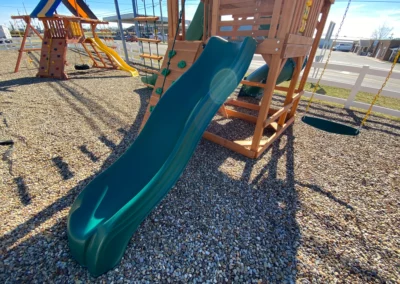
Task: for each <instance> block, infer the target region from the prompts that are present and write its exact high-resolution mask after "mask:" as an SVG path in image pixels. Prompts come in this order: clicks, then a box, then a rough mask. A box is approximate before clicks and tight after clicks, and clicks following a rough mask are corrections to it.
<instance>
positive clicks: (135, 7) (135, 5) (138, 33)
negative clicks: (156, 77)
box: [132, 0, 145, 63]
mask: <svg viewBox="0 0 400 284" xmlns="http://www.w3.org/2000/svg"><path fill="white" fill-rule="evenodd" d="M136 1H137V0H132V8H133V17H134V18H136V17H137V16H138V5H137V2H136ZM135 33H136V37H137V38H141V37H142V36H141V34H140V28H139V22H138V21H135ZM138 47H139V53H141V54H143V42H141V41H138ZM142 61H143V63H145V61H144V58H142Z"/></svg>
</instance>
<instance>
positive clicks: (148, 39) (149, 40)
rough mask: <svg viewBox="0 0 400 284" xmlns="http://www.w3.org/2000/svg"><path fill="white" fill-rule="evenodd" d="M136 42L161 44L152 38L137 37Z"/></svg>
mask: <svg viewBox="0 0 400 284" xmlns="http://www.w3.org/2000/svg"><path fill="white" fill-rule="evenodd" d="M137 40H138V41H143V42H152V43H160V42H161V40H159V39H154V38H141V37H139V38H138V39H137Z"/></svg>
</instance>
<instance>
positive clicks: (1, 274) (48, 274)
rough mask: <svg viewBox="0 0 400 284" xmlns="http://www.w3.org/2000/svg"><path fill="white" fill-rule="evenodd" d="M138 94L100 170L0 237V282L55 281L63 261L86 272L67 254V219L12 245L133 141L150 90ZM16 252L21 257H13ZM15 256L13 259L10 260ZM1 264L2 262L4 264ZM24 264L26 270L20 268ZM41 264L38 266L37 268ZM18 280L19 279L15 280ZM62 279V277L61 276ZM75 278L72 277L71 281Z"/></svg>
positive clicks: (67, 202)
mask: <svg viewBox="0 0 400 284" xmlns="http://www.w3.org/2000/svg"><path fill="white" fill-rule="evenodd" d="M137 94H138V95H139V96H140V97H141V104H140V110H139V112H138V116H137V117H136V119H135V121H134V122H133V124H132V125H131V126H130V128H129V129H128V130H126V135H125V136H124V137H123V139H122V140H121V142H120V144H119V145H117V146H116V147H115V149H114V150H113V152H112V153H111V154H110V156H108V157H107V159H106V160H105V161H104V163H103V165H102V167H101V169H100V171H99V172H98V173H96V174H94V175H92V176H90V177H88V178H86V179H84V180H82V181H81V182H79V184H78V185H77V186H75V187H73V188H71V189H70V190H69V191H68V192H67V193H66V194H65V195H64V196H63V197H61V198H59V199H58V200H57V201H55V202H54V203H53V204H51V205H49V206H48V207H46V208H45V209H43V210H42V211H40V212H39V213H37V214H35V215H34V216H33V217H31V218H30V219H29V220H27V221H26V222H24V223H23V224H20V225H19V226H17V227H16V228H15V229H14V230H12V231H10V232H8V233H7V234H4V235H2V236H1V237H0V244H1V246H0V252H1V253H0V282H1V283H13V281H15V282H18V283H21V281H22V282H32V281H33V279H37V280H38V281H39V282H42V281H44V280H45V279H48V280H49V281H50V282H53V281H56V279H57V277H63V274H64V273H65V272H66V271H67V270H66V269H67V268H66V266H65V263H66V262H68V270H69V269H74V272H73V273H74V274H76V276H79V275H86V274H87V271H86V269H82V268H81V267H80V266H79V265H78V264H76V263H75V262H74V261H73V260H72V259H71V256H70V255H69V249H68V243H67V237H66V218H60V219H58V220H57V224H55V225H54V226H53V227H51V228H49V229H47V230H45V231H43V232H40V233H37V234H36V233H35V236H34V237H30V238H28V239H27V240H25V241H23V242H22V243H20V244H18V245H16V246H13V245H15V243H16V242H17V241H18V240H20V239H21V238H24V237H26V236H27V235H28V234H30V233H32V231H34V230H35V228H38V227H39V226H40V225H42V224H43V223H45V222H46V221H48V220H49V219H50V218H52V217H53V216H54V215H55V214H57V213H58V212H59V211H61V210H63V209H65V208H68V207H69V206H71V204H72V202H73V201H74V200H75V198H76V197H77V195H78V194H79V192H80V191H81V190H82V189H83V188H84V187H85V186H86V185H87V184H88V183H89V182H90V181H91V180H93V179H94V178H95V177H96V175H97V174H99V173H100V172H102V171H103V170H105V169H106V168H108V167H109V166H110V165H111V164H112V163H113V162H114V161H115V160H116V159H117V158H118V157H119V156H120V155H121V154H122V153H124V152H125V151H126V149H127V147H128V146H129V145H130V144H131V143H132V142H133V141H134V139H135V137H136V136H137V134H138V130H139V127H140V124H141V122H142V119H143V116H144V114H145V110H146V107H147V103H146V102H145V100H146V98H149V97H150V92H148V91H147V92H143V91H141V90H137ZM16 255H20V257H18V258H15V256H16ZM12 259H14V261H15V262H13V263H10V261H11V260H12ZM3 264H4V265H3ZM21 267H26V268H27V269H25V268H24V269H21ZM38 267H41V268H40V269H37V268H38ZM28 268H29V269H28ZM16 279H18V281H17V280H16ZM60 279H61V280H63V281H65V278H60ZM74 279H75V277H72V278H71V281H72V282H74Z"/></svg>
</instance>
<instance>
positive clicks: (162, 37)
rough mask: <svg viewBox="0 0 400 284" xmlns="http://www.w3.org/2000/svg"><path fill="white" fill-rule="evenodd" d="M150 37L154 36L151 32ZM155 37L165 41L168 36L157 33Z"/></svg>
mask: <svg viewBox="0 0 400 284" xmlns="http://www.w3.org/2000/svg"><path fill="white" fill-rule="evenodd" d="M150 38H155V35H154V34H151V37H150ZM157 38H158V39H159V40H161V41H166V40H167V39H168V37H167V36H166V35H164V36H163V35H162V33H157Z"/></svg>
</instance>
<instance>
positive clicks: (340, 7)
mask: <svg viewBox="0 0 400 284" xmlns="http://www.w3.org/2000/svg"><path fill="white" fill-rule="evenodd" d="M38 1H39V0H24V1H19V0H16V1H6V0H1V2H0V24H7V25H9V21H10V16H11V15H16V14H18V11H19V13H21V14H25V11H24V5H25V7H26V10H27V12H28V13H30V12H31V11H32V10H33V9H34V8H35V6H36V4H37V3H38ZM153 1H154V3H155V5H156V7H155V12H156V14H157V15H159V14H160V6H159V3H160V1H159V0H153ZM367 1H373V0H353V2H352V4H351V6H350V10H349V12H348V15H347V18H346V20H345V23H344V26H343V28H342V32H341V34H340V36H341V37H343V36H346V37H364V38H367V37H369V36H370V35H371V33H372V31H373V30H374V29H375V28H376V27H377V26H379V25H382V24H383V23H386V25H387V26H390V27H393V35H394V37H399V38H400V0H387V1H388V2H389V1H393V3H386V2H385V3H377V1H383V0H377V1H374V2H369V3H368V2H367ZM86 2H87V4H88V5H89V6H90V8H91V9H92V10H93V12H94V13H95V14H96V15H97V17H99V18H103V17H106V16H112V15H115V6H114V1H113V0H87V1H86ZM198 2H199V1H198V0H186V14H187V16H186V19H191V17H192V16H193V13H194V12H195V10H196V7H197V3H198ZM138 3H139V8H140V10H139V13H144V9H143V6H144V5H143V1H141V0H138ZM151 3H152V1H151V0H147V1H146V7H148V8H147V13H148V14H153V11H152V5H151ZM161 3H162V7H163V15H164V16H165V15H166V14H167V11H166V0H162V2H161ZM119 4H120V10H121V13H122V14H123V13H130V12H132V1H131V0H119ZM346 5H347V1H346V0H336V3H335V4H334V5H333V6H332V9H331V12H330V14H329V18H328V21H334V22H336V28H337V27H338V26H339V23H340V21H341V19H342V16H343V13H344V11H345V8H346ZM58 13H59V14H66V15H69V14H70V13H69V11H68V10H67V9H66V8H65V7H63V5H62V4H61V5H60V8H59V9H58Z"/></svg>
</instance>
